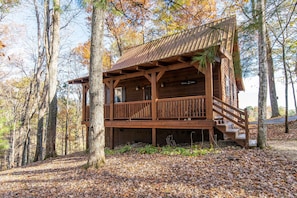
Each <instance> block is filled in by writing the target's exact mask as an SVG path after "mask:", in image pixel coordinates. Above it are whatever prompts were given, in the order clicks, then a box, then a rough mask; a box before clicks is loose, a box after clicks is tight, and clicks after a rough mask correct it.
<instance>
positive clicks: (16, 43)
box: [0, 0, 297, 169]
mask: <svg viewBox="0 0 297 198" xmlns="http://www.w3.org/2000/svg"><path fill="white" fill-rule="evenodd" d="M45 2H48V5H47V6H46V5H45V3H44V2H39V1H36V0H24V1H17V0H15V1H8V2H7V1H0V9H1V16H0V61H1V63H0V79H1V83H0V86H1V90H2V92H1V94H0V106H1V109H0V114H1V115H0V162H1V163H0V169H4V168H11V167H16V166H21V165H26V164H28V163H30V162H32V161H37V160H42V159H44V157H45V150H46V142H47V140H48V138H47V137H48V135H47V132H48V131H49V129H48V117H49V106H48V104H47V97H48V90H49V85H50V83H49V79H48V73H49V70H48V68H49V67H48V66H49V64H50V61H49V60H50V59H49V58H48V57H51V55H52V54H51V50H52V49H53V46H51V45H52V43H51V42H50V40H51V39H52V38H53V35H54V34H53V33H54V25H53V21H52V19H51V18H50V16H51V15H54V12H57V13H59V14H60V24H59V28H58V29H59V31H60V32H59V35H60V46H59V54H58V60H57V61H58V68H57V69H58V71H57V73H58V75H57V78H58V83H57V95H56V97H57V116H56V117H57V125H56V140H55V141H56V142H55V145H56V152H57V154H58V155H63V154H68V153H73V152H77V151H82V150H84V149H85V138H86V137H85V132H86V129H85V128H84V127H83V126H82V125H81V123H80V120H81V103H82V101H81V96H80V93H81V90H80V89H81V87H80V86H69V85H68V83H67V81H68V80H71V79H73V78H77V77H80V76H83V75H86V74H87V72H88V65H89V64H90V62H89V60H90V56H91V55H90V36H91V35H90V34H91V33H90V24H91V21H90V20H91V10H92V9H91V6H89V5H88V3H84V2H82V1H72V0H69V1H63V2H61V5H60V8H59V9H56V8H55V7H54V5H53V2H51V1H45ZM296 4H297V3H296V2H294V1H293V0H286V1H284V0H280V1H267V2H266V18H265V22H266V28H267V34H266V40H267V49H268V50H267V57H268V58H267V62H268V61H270V64H271V65H272V67H268V68H270V69H268V76H269V77H268V78H269V80H268V82H269V86H270V84H271V82H270V81H275V79H274V76H273V74H274V73H276V72H281V73H282V74H283V75H282V79H278V80H282V81H283V82H284V83H285V84H286V85H287V86H290V87H291V89H290V90H292V95H293V97H294V101H295V109H293V110H290V112H289V110H288V107H287V106H286V107H278V105H277V104H275V103H273V102H272V103H271V108H268V110H267V111H268V115H267V117H268V116H269V117H271V116H272V117H275V116H278V115H280V114H281V115H285V114H287V115H289V114H295V113H296V110H297V107H296V99H295V87H294V85H295V84H296V73H297V55H296V54H297V53H296V52H297V41H296V36H295V35H296V29H297V14H296V13H297V12H296ZM256 5H257V2H256V1H253V0H250V1H249V0H239V1H215V0H213V1H205V0H201V1H194V0H157V1H152V0H134V1H132V0H111V1H108V6H107V10H106V17H105V31H104V41H103V42H104V56H103V66H104V68H105V69H108V68H110V67H111V66H112V64H113V63H114V62H115V61H116V60H117V59H118V57H119V56H121V54H122V53H123V52H124V50H125V49H127V48H130V47H132V46H135V45H139V44H142V43H145V42H149V41H151V40H154V39H157V38H160V37H163V36H166V35H170V34H174V33H177V32H179V31H182V30H184V29H188V28H193V27H196V26H198V25H201V24H204V23H206V22H209V21H212V20H216V19H219V18H222V17H227V16H230V15H234V14H236V16H237V20H238V33H239V45H240V56H241V65H242V67H243V74H244V76H253V75H257V74H258V72H259V70H258V59H257V57H258V51H257V46H258V43H257V31H256V30H257V28H258V24H257V23H256V22H255V20H254V18H255V16H257V13H256V10H255V9H254V8H255V6H256ZM20 8H21V9H25V10H26V12H24V15H26V20H30V23H31V26H30V27H29V28H30V29H29V30H28V29H27V28H28V27H24V24H22V22H21V20H20V19H19V20H18V21H17V22H15V23H8V22H7V21H6V19H7V18H9V17H11V16H13V15H15V14H16V13H15V12H14V11H15V10H17V9H20ZM21 16H22V15H21ZM22 17H24V16H22ZM33 24H34V25H33ZM74 27H76V28H74ZM82 27H83V28H82ZM82 29H83V31H84V33H85V34H87V36H86V39H85V41H81V40H80V41H78V42H77V43H75V42H74V40H75V35H76V34H77V32H76V31H82ZM24 32H26V34H24ZM16 38H18V39H16ZM72 39H73V40H72ZM268 44H270V46H268ZM269 57H270V59H269ZM269 88H270V90H269V94H272V96H270V99H271V98H272V99H273V97H275V98H276V97H277V96H276V94H274V95H273V93H274V92H275V90H274V91H273V86H272V87H269ZM286 93H287V92H286ZM286 96H287V97H288V95H286ZM272 101H273V100H272ZM276 101H277V99H276ZM248 109H249V112H250V119H251V120H255V119H256V118H257V111H258V109H257V107H248ZM269 112H271V113H269ZM270 115H271V116H270Z"/></svg>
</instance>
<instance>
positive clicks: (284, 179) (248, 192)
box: [0, 147, 297, 197]
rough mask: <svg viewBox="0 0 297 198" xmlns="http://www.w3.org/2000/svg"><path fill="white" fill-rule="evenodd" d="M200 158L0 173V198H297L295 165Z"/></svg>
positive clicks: (237, 153)
mask: <svg viewBox="0 0 297 198" xmlns="http://www.w3.org/2000/svg"><path fill="white" fill-rule="evenodd" d="M219 151H220V152H219V153H211V154H207V155H203V156H197V157H186V156H180V155H176V156H167V155H162V154H152V155H149V154H139V153H133V152H130V153H125V154H121V155H120V154H115V155H110V156H107V159H106V165H105V166H104V167H102V168H100V169H97V170H96V169H88V170H85V169H84V168H83V165H84V164H86V161H87V156H86V155H85V154H83V153H77V154H74V155H70V156H65V157H58V158H56V159H49V160H46V161H43V162H38V163H33V164H31V165H29V166H27V167H21V168H15V169H11V170H6V171H2V172H0V197H296V196H297V166H296V161H293V160H291V159H288V158H286V156H283V155H281V154H279V153H276V152H274V151H272V150H258V149H250V150H246V149H238V147H237V148H235V147H227V148H223V149H220V150H219Z"/></svg>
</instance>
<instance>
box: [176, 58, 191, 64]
mask: <svg viewBox="0 0 297 198" xmlns="http://www.w3.org/2000/svg"><path fill="white" fill-rule="evenodd" d="M177 60H178V61H179V62H181V63H188V62H191V58H190V57H184V56H180V57H178V59H177Z"/></svg>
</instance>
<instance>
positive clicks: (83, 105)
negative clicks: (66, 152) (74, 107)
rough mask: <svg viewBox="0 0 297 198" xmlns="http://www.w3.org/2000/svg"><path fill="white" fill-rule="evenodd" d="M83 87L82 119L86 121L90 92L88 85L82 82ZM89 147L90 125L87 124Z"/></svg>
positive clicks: (87, 145) (87, 143) (87, 147)
mask: <svg viewBox="0 0 297 198" xmlns="http://www.w3.org/2000/svg"><path fill="white" fill-rule="evenodd" d="M82 87H83V97H82V121H83V122H84V121H86V120H87V115H86V114H87V112H86V110H87V108H86V106H87V93H88V85H87V84H86V83H85V84H82ZM88 117H89V118H90V116H88ZM88 149H89V126H88V125H86V150H88Z"/></svg>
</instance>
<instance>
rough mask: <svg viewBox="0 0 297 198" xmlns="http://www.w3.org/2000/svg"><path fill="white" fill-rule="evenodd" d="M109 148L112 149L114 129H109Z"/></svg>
mask: <svg viewBox="0 0 297 198" xmlns="http://www.w3.org/2000/svg"><path fill="white" fill-rule="evenodd" d="M109 148H110V149H114V128H113V127H110V128H109Z"/></svg>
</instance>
